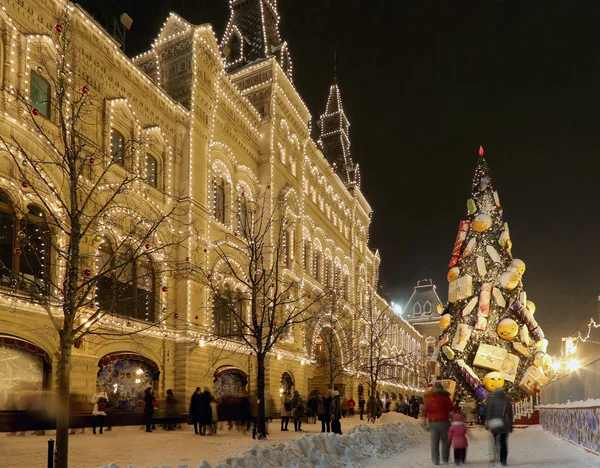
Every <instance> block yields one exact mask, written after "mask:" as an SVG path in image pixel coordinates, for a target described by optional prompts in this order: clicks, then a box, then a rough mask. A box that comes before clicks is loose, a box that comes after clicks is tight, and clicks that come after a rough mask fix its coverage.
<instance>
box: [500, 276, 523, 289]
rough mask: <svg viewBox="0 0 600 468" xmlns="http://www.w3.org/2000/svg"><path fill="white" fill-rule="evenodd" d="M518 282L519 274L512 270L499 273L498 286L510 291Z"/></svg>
mask: <svg viewBox="0 0 600 468" xmlns="http://www.w3.org/2000/svg"><path fill="white" fill-rule="evenodd" d="M518 284H519V274H518V273H515V272H514V271H505V272H504V273H502V274H501V275H500V286H502V287H503V288H504V289H508V290H509V291H512V290H513V289H515V288H516V287H517V285H518Z"/></svg>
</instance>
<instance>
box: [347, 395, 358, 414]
mask: <svg viewBox="0 0 600 468" xmlns="http://www.w3.org/2000/svg"><path fill="white" fill-rule="evenodd" d="M355 406H356V402H355V401H354V399H353V398H352V397H350V399H349V400H348V416H350V417H352V416H354V407H355Z"/></svg>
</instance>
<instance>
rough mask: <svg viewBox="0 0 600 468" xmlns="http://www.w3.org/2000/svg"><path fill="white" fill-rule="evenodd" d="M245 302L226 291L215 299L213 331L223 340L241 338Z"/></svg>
mask: <svg viewBox="0 0 600 468" xmlns="http://www.w3.org/2000/svg"><path fill="white" fill-rule="evenodd" d="M242 313H243V301H242V299H241V298H240V297H239V296H238V295H237V294H236V295H232V294H231V292H230V291H229V290H228V289H226V290H225V291H223V293H222V294H216V295H215V296H214V299H213V330H214V334H215V335H216V336H219V337H221V338H233V339H235V338H239V337H240V335H241V331H240V326H239V324H240V323H242V319H243V316H242Z"/></svg>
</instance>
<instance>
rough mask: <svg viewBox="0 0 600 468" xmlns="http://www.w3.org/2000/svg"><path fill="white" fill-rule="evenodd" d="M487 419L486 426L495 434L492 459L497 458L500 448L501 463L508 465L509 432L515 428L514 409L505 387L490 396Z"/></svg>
mask: <svg viewBox="0 0 600 468" xmlns="http://www.w3.org/2000/svg"><path fill="white" fill-rule="evenodd" d="M486 419H487V423H486V427H487V429H488V431H490V432H491V433H492V435H493V436H494V453H493V454H492V455H491V456H490V461H495V460H496V454H497V453H498V448H499V449H500V463H501V464H502V466H506V465H507V463H506V460H507V458H508V434H509V433H511V432H512V430H513V410H512V405H511V403H510V401H509V400H508V398H507V396H506V392H505V391H504V389H503V388H499V389H498V390H496V391H495V392H494V393H492V395H491V396H490V397H489V400H488V405H487V415H486Z"/></svg>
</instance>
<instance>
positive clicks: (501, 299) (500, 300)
mask: <svg viewBox="0 0 600 468" xmlns="http://www.w3.org/2000/svg"><path fill="white" fill-rule="evenodd" d="M492 296H494V300H495V301H496V304H498V305H499V306H500V307H506V300H505V299H504V295H503V294H502V291H500V290H499V289H498V288H494V289H492Z"/></svg>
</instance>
